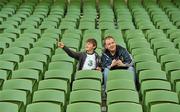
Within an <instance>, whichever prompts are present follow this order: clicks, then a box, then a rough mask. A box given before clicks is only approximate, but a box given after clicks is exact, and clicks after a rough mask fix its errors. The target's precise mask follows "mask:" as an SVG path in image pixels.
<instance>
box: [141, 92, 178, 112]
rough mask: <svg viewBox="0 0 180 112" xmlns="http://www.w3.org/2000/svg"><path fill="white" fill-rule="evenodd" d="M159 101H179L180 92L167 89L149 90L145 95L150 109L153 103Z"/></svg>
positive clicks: (145, 102) (145, 100)
mask: <svg viewBox="0 0 180 112" xmlns="http://www.w3.org/2000/svg"><path fill="white" fill-rule="evenodd" d="M159 103H177V104H178V103H179V99H178V94H177V93H175V92H172V91H167V90H155V91H148V92H146V94H145V96H144V105H145V106H146V110H149V109H150V108H151V106H152V105H156V104H159Z"/></svg>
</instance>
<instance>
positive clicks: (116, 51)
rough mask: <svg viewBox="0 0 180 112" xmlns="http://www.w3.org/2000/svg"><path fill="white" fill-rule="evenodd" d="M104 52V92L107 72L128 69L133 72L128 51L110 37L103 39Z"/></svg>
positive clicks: (102, 58) (102, 59)
mask: <svg viewBox="0 0 180 112" xmlns="http://www.w3.org/2000/svg"><path fill="white" fill-rule="evenodd" d="M104 47H105V50H104V52H103V53H102V57H101V61H102V69H103V75H104V80H103V81H104V90H105V91H106V82H107V76H108V73H109V70H114V69H128V70H131V71H133V72H134V68H133V62H132V58H131V56H130V54H129V53H128V51H127V50H126V49H125V48H123V47H122V46H120V45H117V44H116V42H115V39H114V38H113V37H112V36H107V37H106V38H105V39H104Z"/></svg>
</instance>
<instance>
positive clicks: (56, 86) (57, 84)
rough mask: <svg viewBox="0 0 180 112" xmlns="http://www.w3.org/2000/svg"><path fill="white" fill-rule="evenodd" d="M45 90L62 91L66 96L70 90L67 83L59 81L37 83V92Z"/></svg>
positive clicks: (47, 80)
mask: <svg viewBox="0 0 180 112" xmlns="http://www.w3.org/2000/svg"><path fill="white" fill-rule="evenodd" d="M47 89H48V90H49V89H51V90H59V91H63V92H64V93H65V95H66V96H67V95H68V94H69V89H70V88H68V84H67V81H64V80H60V79H46V80H41V81H39V85H38V90H47Z"/></svg>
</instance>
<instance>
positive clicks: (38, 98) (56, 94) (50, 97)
mask: <svg viewBox="0 0 180 112" xmlns="http://www.w3.org/2000/svg"><path fill="white" fill-rule="evenodd" d="M32 102H33V103H37V102H49V103H50V102H51V103H55V104H59V105H60V106H61V107H63V108H64V106H65V105H66V96H65V94H64V92H63V91H58V90H50V89H49V90H48V89H46V90H38V91H35V92H34V94H33V99H32Z"/></svg>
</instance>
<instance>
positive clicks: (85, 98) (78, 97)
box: [69, 90, 101, 105]
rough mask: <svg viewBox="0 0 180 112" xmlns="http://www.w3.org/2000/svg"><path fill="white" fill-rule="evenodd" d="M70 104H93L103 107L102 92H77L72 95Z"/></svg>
mask: <svg viewBox="0 0 180 112" xmlns="http://www.w3.org/2000/svg"><path fill="white" fill-rule="evenodd" d="M69 102H70V103H78V102H91V103H96V104H99V105H101V92H100V91H93V90H77V91H72V92H71V94H70V100H69Z"/></svg>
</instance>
